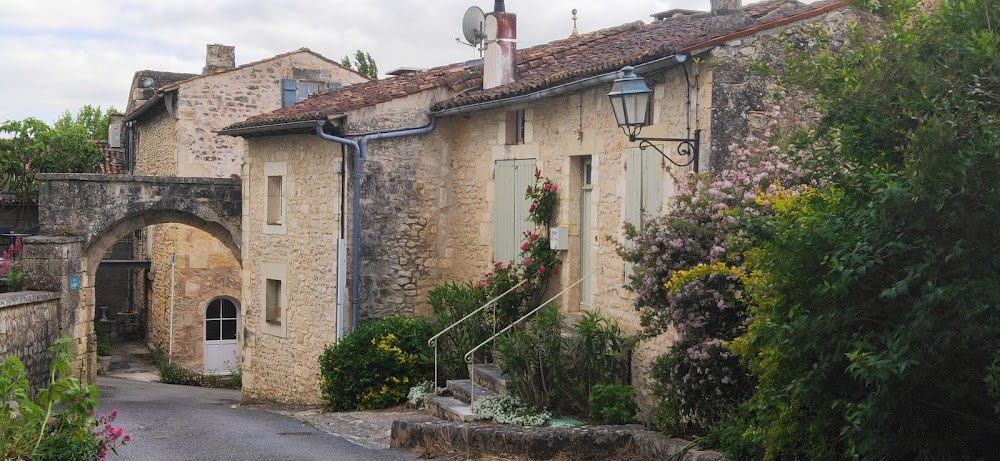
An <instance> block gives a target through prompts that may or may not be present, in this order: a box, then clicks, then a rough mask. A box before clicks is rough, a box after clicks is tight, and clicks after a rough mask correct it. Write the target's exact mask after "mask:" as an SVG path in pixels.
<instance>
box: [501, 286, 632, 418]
mask: <svg viewBox="0 0 1000 461" xmlns="http://www.w3.org/2000/svg"><path fill="white" fill-rule="evenodd" d="M564 325H565V321H564V319H563V316H562V315H561V314H560V313H559V308H558V306H555V305H549V306H546V307H545V308H544V309H542V310H540V311H538V313H537V314H535V316H534V317H532V318H531V319H529V320H528V321H527V322H525V324H524V325H523V326H518V327H516V328H515V329H513V330H512V331H511V332H509V333H508V334H505V335H501V336H500V337H499V338H497V350H499V351H500V354H501V368H502V369H503V371H504V372H505V373H507V374H508V375H510V388H511V392H512V393H513V394H514V395H517V396H518V397H519V398H520V400H521V401H522V402H524V404H525V405H527V406H529V407H533V408H537V409H551V410H553V411H555V412H557V413H572V414H578V415H585V414H587V411H588V408H587V396H588V395H589V394H590V390H591V388H592V387H593V386H594V385H598V384H626V383H628V381H629V380H630V373H629V369H630V361H631V358H630V357H631V351H632V347H633V345H634V344H635V341H634V339H633V338H628V337H625V336H623V335H622V331H621V328H620V327H619V326H618V323H617V322H615V321H610V320H607V319H604V318H602V317H601V316H600V314H599V313H597V312H595V311H588V312H585V313H584V315H583V318H582V319H581V320H580V323H578V324H577V325H574V327H573V329H572V330H571V331H570V334H569V335H567V336H563V327H564Z"/></svg>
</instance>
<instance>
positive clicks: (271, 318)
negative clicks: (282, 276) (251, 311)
mask: <svg viewBox="0 0 1000 461" xmlns="http://www.w3.org/2000/svg"><path fill="white" fill-rule="evenodd" d="M264 298H265V299H264V307H265V314H264V320H265V321H266V322H267V323H271V324H274V325H281V311H282V308H281V280H274V279H266V281H265V295H264Z"/></svg>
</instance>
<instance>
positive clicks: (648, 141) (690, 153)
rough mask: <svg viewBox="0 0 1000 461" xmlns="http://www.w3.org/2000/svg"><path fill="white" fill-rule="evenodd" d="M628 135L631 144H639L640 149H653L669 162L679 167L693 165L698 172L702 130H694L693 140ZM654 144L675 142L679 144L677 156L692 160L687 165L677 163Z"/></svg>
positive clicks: (636, 134)
mask: <svg viewBox="0 0 1000 461" xmlns="http://www.w3.org/2000/svg"><path fill="white" fill-rule="evenodd" d="M626 134H628V140H629V142H638V143H639V149H642V150H646V148H647V147H652V148H653V150H655V151H657V152H659V153H660V155H662V156H663V158H665V159H667V161H668V162H670V163H673V164H674V165H677V166H688V165H693V166H694V172H695V173H697V172H698V152H699V150H700V148H701V130H694V137H693V138H646V137H639V136H638V133H635V134H632V133H627V132H626ZM653 142H675V143H677V155H679V156H681V157H691V159H690V160H688V161H687V162H686V163H680V162H675V161H674V159H672V158H670V156H669V155H667V153H666V152H663V150H662V149H660V148H659V147H656V145H655V144H653Z"/></svg>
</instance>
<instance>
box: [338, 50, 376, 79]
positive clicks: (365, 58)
mask: <svg viewBox="0 0 1000 461" xmlns="http://www.w3.org/2000/svg"><path fill="white" fill-rule="evenodd" d="M340 65H342V66H344V67H346V68H348V69H353V70H356V71H358V73H360V74H361V75H364V76H365V77H368V78H370V79H372V80H378V66H377V65H376V64H375V59H373V58H372V55H371V53H365V52H363V51H361V50H357V51H355V52H354V63H353V64H352V63H351V57H350V56H344V59H341V60H340Z"/></svg>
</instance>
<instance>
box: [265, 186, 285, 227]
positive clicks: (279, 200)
mask: <svg viewBox="0 0 1000 461" xmlns="http://www.w3.org/2000/svg"><path fill="white" fill-rule="evenodd" d="M282 179H283V178H282V177H281V176H268V177H267V223H268V224H269V225H272V226H278V225H281V224H283V223H284V222H285V200H284V195H283V193H282Z"/></svg>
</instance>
